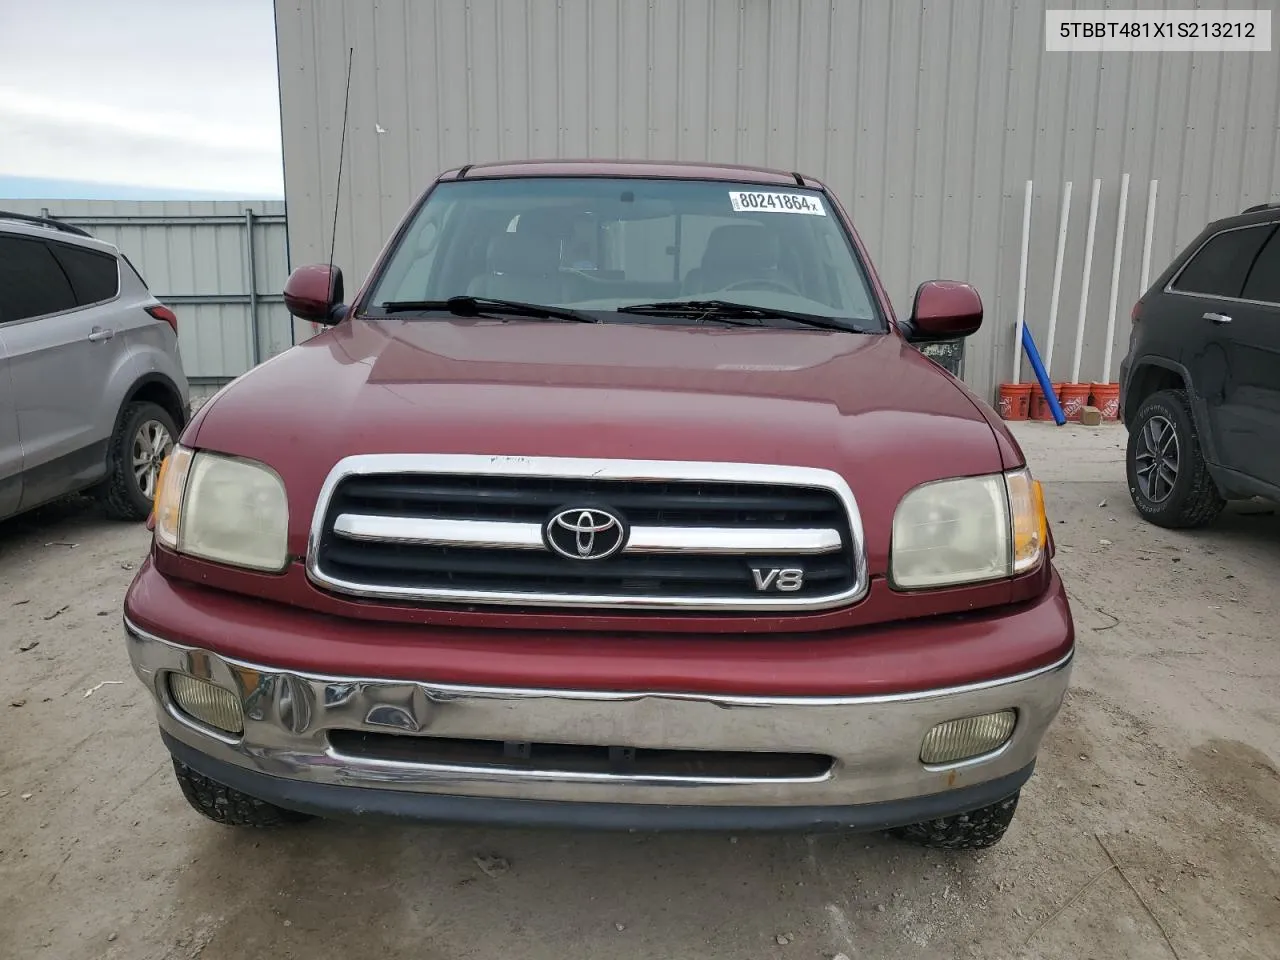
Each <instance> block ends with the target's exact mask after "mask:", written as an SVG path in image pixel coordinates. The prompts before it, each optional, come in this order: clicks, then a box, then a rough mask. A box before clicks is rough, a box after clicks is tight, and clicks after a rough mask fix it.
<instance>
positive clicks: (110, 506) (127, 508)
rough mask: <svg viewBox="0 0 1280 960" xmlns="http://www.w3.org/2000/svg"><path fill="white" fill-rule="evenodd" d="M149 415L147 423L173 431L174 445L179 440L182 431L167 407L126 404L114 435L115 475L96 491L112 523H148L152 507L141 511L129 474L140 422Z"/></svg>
mask: <svg viewBox="0 0 1280 960" xmlns="http://www.w3.org/2000/svg"><path fill="white" fill-rule="evenodd" d="M144 411H145V412H146V414H147V416H146V418H145V419H155V420H159V421H160V422H161V423H163V424H164V425H165V426H167V427H168V428H169V436H171V437H173V440H174V442H175V443H176V442H177V440H178V428H177V427H176V426H175V425H174V422H173V417H171V416H170V415H169V413H168V411H167V410H165V408H164V407H162V406H160V405H159V404H157V403H151V402H150V401H147V400H143V401H139V402H137V403H128V404H125V406H124V408H123V409H122V410H121V411H120V416H118V417H116V428H115V430H113V431H112V432H111V443H110V446H109V447H108V448H107V449H108V456H109V457H110V460H109V463H110V465H111V473H110V474H108V476H107V479H106V480H104V481H103V482H102V483H101V485H99V486H98V487H97V489H96V491H95V493H96V494H97V497H98V500H99V501H100V502H101V504H102V510H103V512H104V513H105V514H106V515H107V516H108V517H109V518H111V519H112V520H125V521H137V520H145V519H147V516H148V514H150V513H151V506H150V504H148V505H147V506H146V507H141V506H140V505H139V504H138V501H137V500H136V499H135V498H134V495H133V492H132V490H133V483H134V480H133V477H132V475H131V474H130V472H129V460H130V457H129V450H128V449H127V446H128V444H129V443H130V441H131V439H132V436H133V432H134V431H135V430H137V429H138V421H140V420H142V419H144V418H143V417H142V416H141V415H140V414H141V413H142V412H144Z"/></svg>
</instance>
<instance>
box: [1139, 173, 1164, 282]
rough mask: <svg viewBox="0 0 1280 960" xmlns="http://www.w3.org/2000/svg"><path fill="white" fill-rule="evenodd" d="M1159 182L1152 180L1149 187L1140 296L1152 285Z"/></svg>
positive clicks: (1143, 233)
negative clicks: (1152, 256) (1152, 241)
mask: <svg viewBox="0 0 1280 960" xmlns="http://www.w3.org/2000/svg"><path fill="white" fill-rule="evenodd" d="M1159 183H1160V181H1159V180H1152V181H1151V185H1150V186H1149V187H1148V188H1147V222H1146V225H1145V226H1144V227H1143V228H1142V289H1141V290H1139V291H1138V296H1142V295H1143V294H1144V293H1146V292H1147V287H1148V286H1150V285H1151V238H1152V236H1154V235H1155V229H1156V186H1157V185H1158V184H1159Z"/></svg>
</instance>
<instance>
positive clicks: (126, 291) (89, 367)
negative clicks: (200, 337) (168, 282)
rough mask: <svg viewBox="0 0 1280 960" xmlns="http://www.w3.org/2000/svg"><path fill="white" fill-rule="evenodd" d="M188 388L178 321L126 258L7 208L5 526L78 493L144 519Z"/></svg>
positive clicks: (73, 230) (2, 437)
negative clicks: (24, 513)
mask: <svg viewBox="0 0 1280 960" xmlns="http://www.w3.org/2000/svg"><path fill="white" fill-rule="evenodd" d="M187 389H188V388H187V378H186V376H185V375H184V374H183V372H182V360H181V358H180V357H179V354H178V320H177V317H175V316H174V314H173V311H171V310H170V309H169V308H168V307H166V306H165V305H164V304H162V303H161V302H160V301H159V300H157V299H156V298H155V297H153V296H152V295H151V293H150V291H148V290H147V285H146V283H145V282H143V279H142V277H141V276H139V275H138V272H137V271H136V270H135V269H134V268H133V265H132V264H130V263H129V260H128V258H126V257H125V256H124V255H123V254H121V253H120V251H119V250H117V249H116V248H115V247H113V246H112V245H111V244H109V243H103V242H102V241H100V240H95V239H94V238H93V237H91V236H89V234H87V233H85V232H84V231H83V230H80V229H78V228H77V227H73V226H70V225H69V224H65V223H61V222H59V221H57V220H49V219H45V218H42V217H28V216H24V215H22V214H14V213H5V212H3V211H0V519H4V518H5V517H9V516H12V515H13V514H15V513H19V512H22V511H24V510H29V509H31V508H32V507H38V506H40V504H42V503H47V502H48V501H50V500H54V499H56V498H58V497H61V496H65V495H66V494H70V493H77V492H81V491H89V492H92V493H94V494H95V495H96V496H97V497H98V499H99V500H101V502H102V504H103V507H104V508H105V510H106V512H107V514H108V515H110V516H112V517H116V518H118V519H121V520H141V519H144V518H145V517H146V516H147V514H148V513H149V512H150V510H151V501H152V499H153V498H154V496H155V491H156V481H157V477H158V473H159V469H160V463H161V461H162V460H163V459H164V456H165V455H166V454H167V453H168V451H169V449H170V447H172V446H173V443H174V439H175V438H176V437H177V436H178V433H179V431H180V430H181V429H182V427H183V425H184V424H185V423H186V419H187V412H188V393H187Z"/></svg>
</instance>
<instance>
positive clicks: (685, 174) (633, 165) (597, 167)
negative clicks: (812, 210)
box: [440, 160, 822, 187]
mask: <svg viewBox="0 0 1280 960" xmlns="http://www.w3.org/2000/svg"><path fill="white" fill-rule="evenodd" d="M501 177H662V178H664V179H675V180H729V181H734V182H737V183H743V182H746V183H760V184H770V185H786V186H792V187H795V186H801V187H821V186H822V184H821V183H820V182H819V181H818V180H815V179H814V178H813V177H806V176H805V175H804V174H800V173H787V172H785V171H782V170H770V169H769V168H767V167H751V166H744V165H739V164H732V163H709V162H704V161H672V160H510V161H496V162H492V163H476V164H467V165H466V166H463V167H458V168H455V169H453V170H450V171H448V172H447V173H444V174H441V176H440V179H441V180H472V179H497V178H501Z"/></svg>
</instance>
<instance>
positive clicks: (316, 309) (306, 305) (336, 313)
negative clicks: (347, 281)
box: [284, 263, 346, 326]
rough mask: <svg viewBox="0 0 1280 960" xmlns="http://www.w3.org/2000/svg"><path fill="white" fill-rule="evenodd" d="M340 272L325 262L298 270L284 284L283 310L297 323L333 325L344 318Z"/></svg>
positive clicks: (344, 310)
mask: <svg viewBox="0 0 1280 960" xmlns="http://www.w3.org/2000/svg"><path fill="white" fill-rule="evenodd" d="M342 297H343V290H342V271H341V270H339V269H338V268H337V267H331V266H329V264H327V263H313V264H311V265H310V266H307V267H299V268H298V269H297V270H295V271H293V273H291V274H289V279H288V280H287V281H286V282H285V285H284V305H285V308H286V309H287V310H288V311H289V312H290V313H291V314H293V315H294V316H295V317H297V318H298V319H299V320H309V321H311V322H312V323H323V324H325V325H329V326H331V325H333V324H335V323H337V322H338V321H340V320H341V319H342V318H343V317H344V316H346V308H345V306H343V303H342Z"/></svg>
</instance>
